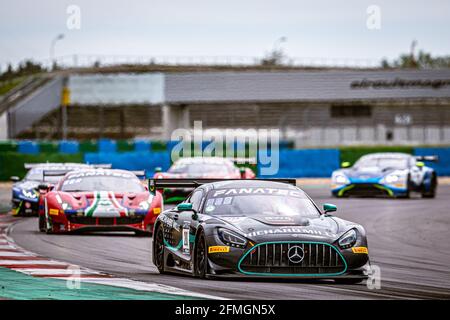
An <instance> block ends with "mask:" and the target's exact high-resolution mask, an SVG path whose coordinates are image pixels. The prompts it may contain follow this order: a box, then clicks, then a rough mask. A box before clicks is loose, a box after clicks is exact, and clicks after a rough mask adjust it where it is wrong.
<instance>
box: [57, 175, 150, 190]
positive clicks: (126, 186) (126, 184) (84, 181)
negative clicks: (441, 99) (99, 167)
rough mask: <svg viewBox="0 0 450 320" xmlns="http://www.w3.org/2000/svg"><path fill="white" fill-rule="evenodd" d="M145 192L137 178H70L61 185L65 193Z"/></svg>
mask: <svg viewBox="0 0 450 320" xmlns="http://www.w3.org/2000/svg"><path fill="white" fill-rule="evenodd" d="M144 190H145V188H144V186H143V185H142V184H141V183H140V181H139V179H137V178H135V177H134V178H133V177H131V178H123V177H112V176H103V177H98V176H92V177H76V176H75V177H72V178H71V177H70V176H69V177H68V178H67V179H65V180H64V182H63V183H62V185H61V191H65V192H92V191H113V192H134V193H139V192H143V191H144Z"/></svg>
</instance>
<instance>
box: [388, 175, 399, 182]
mask: <svg viewBox="0 0 450 320" xmlns="http://www.w3.org/2000/svg"><path fill="white" fill-rule="evenodd" d="M398 180H400V178H399V176H398V175H396V174H390V175H388V176H386V178H384V181H386V183H395V182H397V181H398Z"/></svg>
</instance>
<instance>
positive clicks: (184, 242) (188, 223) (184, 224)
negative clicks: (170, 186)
mask: <svg viewBox="0 0 450 320" xmlns="http://www.w3.org/2000/svg"><path fill="white" fill-rule="evenodd" d="M202 198H203V190H201V189H197V190H194V191H193V192H192V194H191V195H190V196H189V197H188V198H187V199H186V200H185V202H187V203H192V208H193V209H194V210H196V211H198V210H199V209H200V205H201V201H202ZM193 213H194V212H193V211H181V212H178V211H176V210H174V211H173V212H172V213H171V218H172V219H173V237H174V240H175V243H177V249H178V250H179V251H180V252H181V253H182V254H184V255H188V256H190V254H191V250H192V244H193V240H194V239H195V226H193V224H192V215H193Z"/></svg>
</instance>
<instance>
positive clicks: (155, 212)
mask: <svg viewBox="0 0 450 320" xmlns="http://www.w3.org/2000/svg"><path fill="white" fill-rule="evenodd" d="M160 213H161V208H153V214H160Z"/></svg>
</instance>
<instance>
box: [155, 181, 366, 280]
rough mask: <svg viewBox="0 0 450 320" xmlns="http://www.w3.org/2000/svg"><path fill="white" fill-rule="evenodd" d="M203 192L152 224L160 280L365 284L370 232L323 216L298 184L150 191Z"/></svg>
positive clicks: (207, 184)
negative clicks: (172, 276)
mask: <svg viewBox="0 0 450 320" xmlns="http://www.w3.org/2000/svg"><path fill="white" fill-rule="evenodd" d="M171 187H197V188H196V189H195V190H194V191H193V192H192V193H191V194H190V196H189V197H188V198H187V199H186V200H185V201H184V202H182V203H180V204H179V205H178V206H177V207H175V208H173V209H170V210H167V211H164V212H163V213H161V214H160V215H159V217H158V219H157V220H156V222H155V225H154V233H153V235H154V237H153V263H154V264H155V265H156V267H157V268H158V270H159V272H160V273H165V272H177V273H183V274H190V275H193V276H197V277H200V278H205V277H219V276H236V275H243V276H248V277H290V278H291V277H303V278H328V279H335V281H336V282H343V283H358V282H361V281H362V280H363V279H365V278H367V276H366V272H364V271H365V267H366V266H368V265H369V256H368V248H367V239H366V232H365V231H364V228H363V227H362V226H360V225H358V224H356V223H353V222H349V221H345V220H343V219H340V218H337V217H335V216H332V215H330V212H332V211H336V206H334V205H332V204H324V206H323V212H321V210H320V209H319V208H318V207H317V206H316V204H315V203H314V202H313V201H312V200H311V198H309V196H308V195H307V194H306V193H305V192H304V191H302V190H301V189H299V188H297V187H296V186H295V180H293V179H284V180H283V179H277V180H276V181H275V179H271V180H258V179H256V180H213V179H211V180H208V179H150V180H149V189H150V190H151V191H153V192H154V191H155V190H156V189H162V188H171Z"/></svg>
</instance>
